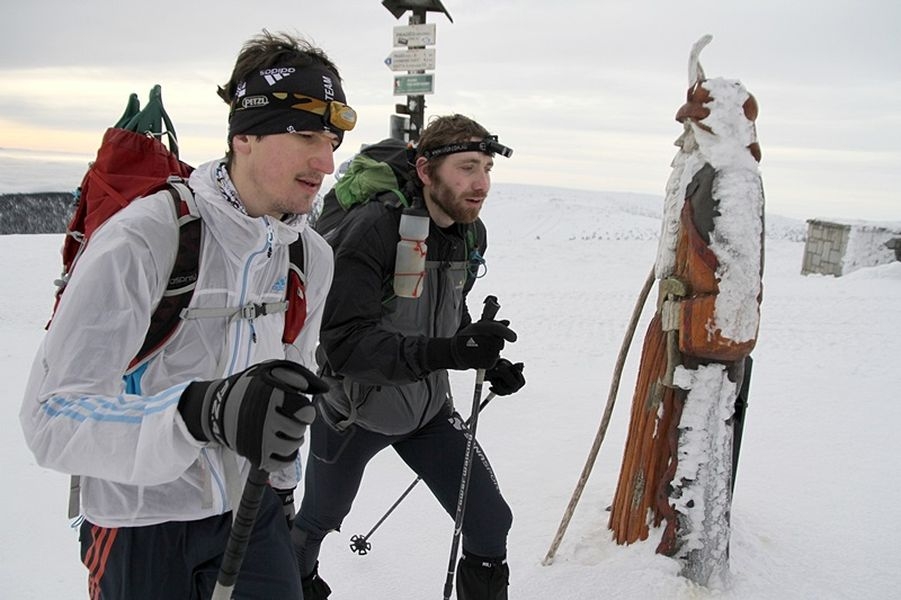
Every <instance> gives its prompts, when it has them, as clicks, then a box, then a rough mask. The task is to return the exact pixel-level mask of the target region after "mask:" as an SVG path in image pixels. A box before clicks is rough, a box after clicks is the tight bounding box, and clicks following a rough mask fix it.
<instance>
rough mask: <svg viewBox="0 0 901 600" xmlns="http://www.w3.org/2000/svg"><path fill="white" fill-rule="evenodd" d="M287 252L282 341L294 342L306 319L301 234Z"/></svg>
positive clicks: (286, 342) (305, 283)
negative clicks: (286, 302) (286, 280)
mask: <svg viewBox="0 0 901 600" xmlns="http://www.w3.org/2000/svg"><path fill="white" fill-rule="evenodd" d="M289 253H290V258H289V263H288V283H287V288H286V290H285V299H286V300H287V301H288V309H287V311H286V312H285V330H284V332H283V333H282V342H283V343H285V344H293V343H294V340H296V339H297V336H298V335H300V330H301V329H303V326H304V323H306V321H307V293H306V285H307V278H306V275H304V272H303V267H304V262H303V261H304V249H303V235H299V236H297V241H295V242H294V243H293V244H291V246H290V247H289Z"/></svg>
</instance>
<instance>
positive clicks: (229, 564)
mask: <svg viewBox="0 0 901 600" xmlns="http://www.w3.org/2000/svg"><path fill="white" fill-rule="evenodd" d="M268 481H269V473H267V472H266V471H264V470H263V469H257V468H253V469H251V470H250V474H249V475H248V476H247V483H245V484H244V493H243V494H241V504H240V505H239V506H238V512H237V513H235V518H234V521H233V522H232V528H231V532H230V533H229V536H228V545H227V546H226V547H225V556H223V557H222V565H221V566H220V567H219V576H218V577H217V579H216V587H215V589H213V596H212V598H211V600H230V599H231V597H232V590H233V589H234V587H235V582H236V581H237V580H238V572H239V571H240V570H241V563H242V562H244V554H245V552H246V550H247V544H248V542H249V541H250V534H251V533H252V531H253V524H254V522H255V521H256V520H257V513H258V512H259V510H260V503H261V502H262V499H263V491H264V490H265V489H266V485H267V484H268Z"/></svg>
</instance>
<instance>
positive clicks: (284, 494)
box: [272, 488, 297, 530]
mask: <svg viewBox="0 0 901 600" xmlns="http://www.w3.org/2000/svg"><path fill="white" fill-rule="evenodd" d="M272 491H273V492H275V495H276V496H278V499H279V500H281V502H282V508H283V509H284V511H285V521H287V523H288V529H289V530H290V529H291V528H292V527H294V517H296V516H297V511H296V510H295V509H294V488H290V489H287V490H279V489H276V488H272Z"/></svg>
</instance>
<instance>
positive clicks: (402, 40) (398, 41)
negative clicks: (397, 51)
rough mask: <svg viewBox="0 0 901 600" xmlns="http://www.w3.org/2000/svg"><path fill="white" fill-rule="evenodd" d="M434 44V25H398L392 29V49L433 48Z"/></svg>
mask: <svg viewBox="0 0 901 600" xmlns="http://www.w3.org/2000/svg"><path fill="white" fill-rule="evenodd" d="M434 44H435V24H434V23H421V24H419V25H398V26H396V27H395V28H394V47H395V48H397V47H399V46H408V47H409V46H433V45H434Z"/></svg>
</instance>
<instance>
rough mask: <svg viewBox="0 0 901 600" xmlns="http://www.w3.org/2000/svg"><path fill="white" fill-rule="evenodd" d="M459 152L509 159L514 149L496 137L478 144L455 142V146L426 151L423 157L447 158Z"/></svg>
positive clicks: (492, 136)
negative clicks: (478, 153) (498, 155)
mask: <svg viewBox="0 0 901 600" xmlns="http://www.w3.org/2000/svg"><path fill="white" fill-rule="evenodd" d="M457 152H481V153H483V154H487V155H488V156H494V155H495V154H500V155H501V156H505V157H507V158H509V157H510V156H513V149H512V148H509V147H507V146H504V145H503V144H501V143H500V142H498V141H497V136H496V135H491V136H488V137H486V138H485V139H483V140H480V141H478V142H455V143H453V144H446V145H444V146H438V147H437V148H432V149H431V150H426V151H425V152H423V153H422V155H423V156H424V157H425V158H426V159H432V158H439V157H441V156H447V155H448V154H456V153H457Z"/></svg>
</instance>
